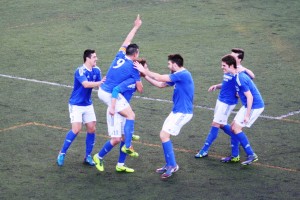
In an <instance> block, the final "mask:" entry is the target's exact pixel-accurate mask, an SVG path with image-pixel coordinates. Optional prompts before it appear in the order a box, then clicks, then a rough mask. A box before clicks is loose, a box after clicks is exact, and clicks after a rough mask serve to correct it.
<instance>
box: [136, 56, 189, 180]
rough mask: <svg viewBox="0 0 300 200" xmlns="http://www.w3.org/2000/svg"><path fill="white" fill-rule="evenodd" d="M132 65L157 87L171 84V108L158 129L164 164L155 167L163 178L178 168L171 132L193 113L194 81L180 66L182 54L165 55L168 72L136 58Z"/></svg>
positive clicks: (174, 131) (179, 127)
mask: <svg viewBox="0 0 300 200" xmlns="http://www.w3.org/2000/svg"><path fill="white" fill-rule="evenodd" d="M134 65H135V66H136V68H137V69H138V70H139V71H140V72H141V73H142V74H144V75H145V79H146V80H147V81H149V82H150V83H151V84H152V85H154V86H156V87H159V88H165V87H167V86H174V94H173V109H172V111H171V113H170V114H169V116H168V117H167V118H166V120H165V122H164V124H163V127H162V130H161V132H160V139H161V142H162V147H163V151H164V156H165V161H166V164H165V165H164V166H163V167H161V168H159V169H157V170H156V172H157V173H159V174H161V178H162V179H167V178H169V177H170V176H172V174H173V173H174V172H176V171H178V169H179V166H178V164H177V162H176V159H175V153H174V150H173V144H172V141H171V135H173V136H177V135H178V134H179V132H180V129H181V128H182V127H183V126H184V125H185V124H186V123H188V122H189V121H190V120H191V119H192V117H193V99H194V81H193V78H192V75H191V73H190V72H189V71H188V70H187V69H186V68H184V67H183V58H182V56H181V55H179V54H174V55H169V56H168V68H169V69H170V71H171V74H165V75H161V74H158V73H155V72H151V71H150V70H149V69H145V68H144V67H143V66H142V65H141V64H140V63H138V62H135V63H134Z"/></svg>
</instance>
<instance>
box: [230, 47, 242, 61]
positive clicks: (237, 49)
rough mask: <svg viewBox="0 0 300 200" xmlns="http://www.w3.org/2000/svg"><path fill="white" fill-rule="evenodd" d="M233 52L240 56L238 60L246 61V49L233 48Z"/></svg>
mask: <svg viewBox="0 0 300 200" xmlns="http://www.w3.org/2000/svg"><path fill="white" fill-rule="evenodd" d="M231 52H233V53H237V54H238V58H239V59H241V60H244V56H245V51H244V49H240V48H233V49H231Z"/></svg>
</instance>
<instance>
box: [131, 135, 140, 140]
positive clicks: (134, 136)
mask: <svg viewBox="0 0 300 200" xmlns="http://www.w3.org/2000/svg"><path fill="white" fill-rule="evenodd" d="M132 140H133V141H138V140H140V136H139V135H132Z"/></svg>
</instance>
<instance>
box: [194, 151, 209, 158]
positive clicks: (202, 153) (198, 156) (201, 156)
mask: <svg viewBox="0 0 300 200" xmlns="http://www.w3.org/2000/svg"><path fill="white" fill-rule="evenodd" d="M207 156H208V151H203V150H202V149H201V150H200V151H199V152H198V153H197V154H196V155H195V158H205V157H207Z"/></svg>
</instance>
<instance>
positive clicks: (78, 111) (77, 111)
mask: <svg viewBox="0 0 300 200" xmlns="http://www.w3.org/2000/svg"><path fill="white" fill-rule="evenodd" d="M82 112H83V109H82V108H81V107H79V106H73V105H69V114H70V120H71V125H72V128H71V130H69V131H68V132H67V134H66V138H65V140H64V143H63V146H62V148H61V150H60V152H59V154H58V156H57V160H56V162H57V165H58V166H63V165H64V160H65V156H66V153H67V151H68V149H69V147H70V146H71V144H72V143H73V141H74V140H75V138H76V136H77V135H78V133H79V132H80V130H81V128H82Z"/></svg>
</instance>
